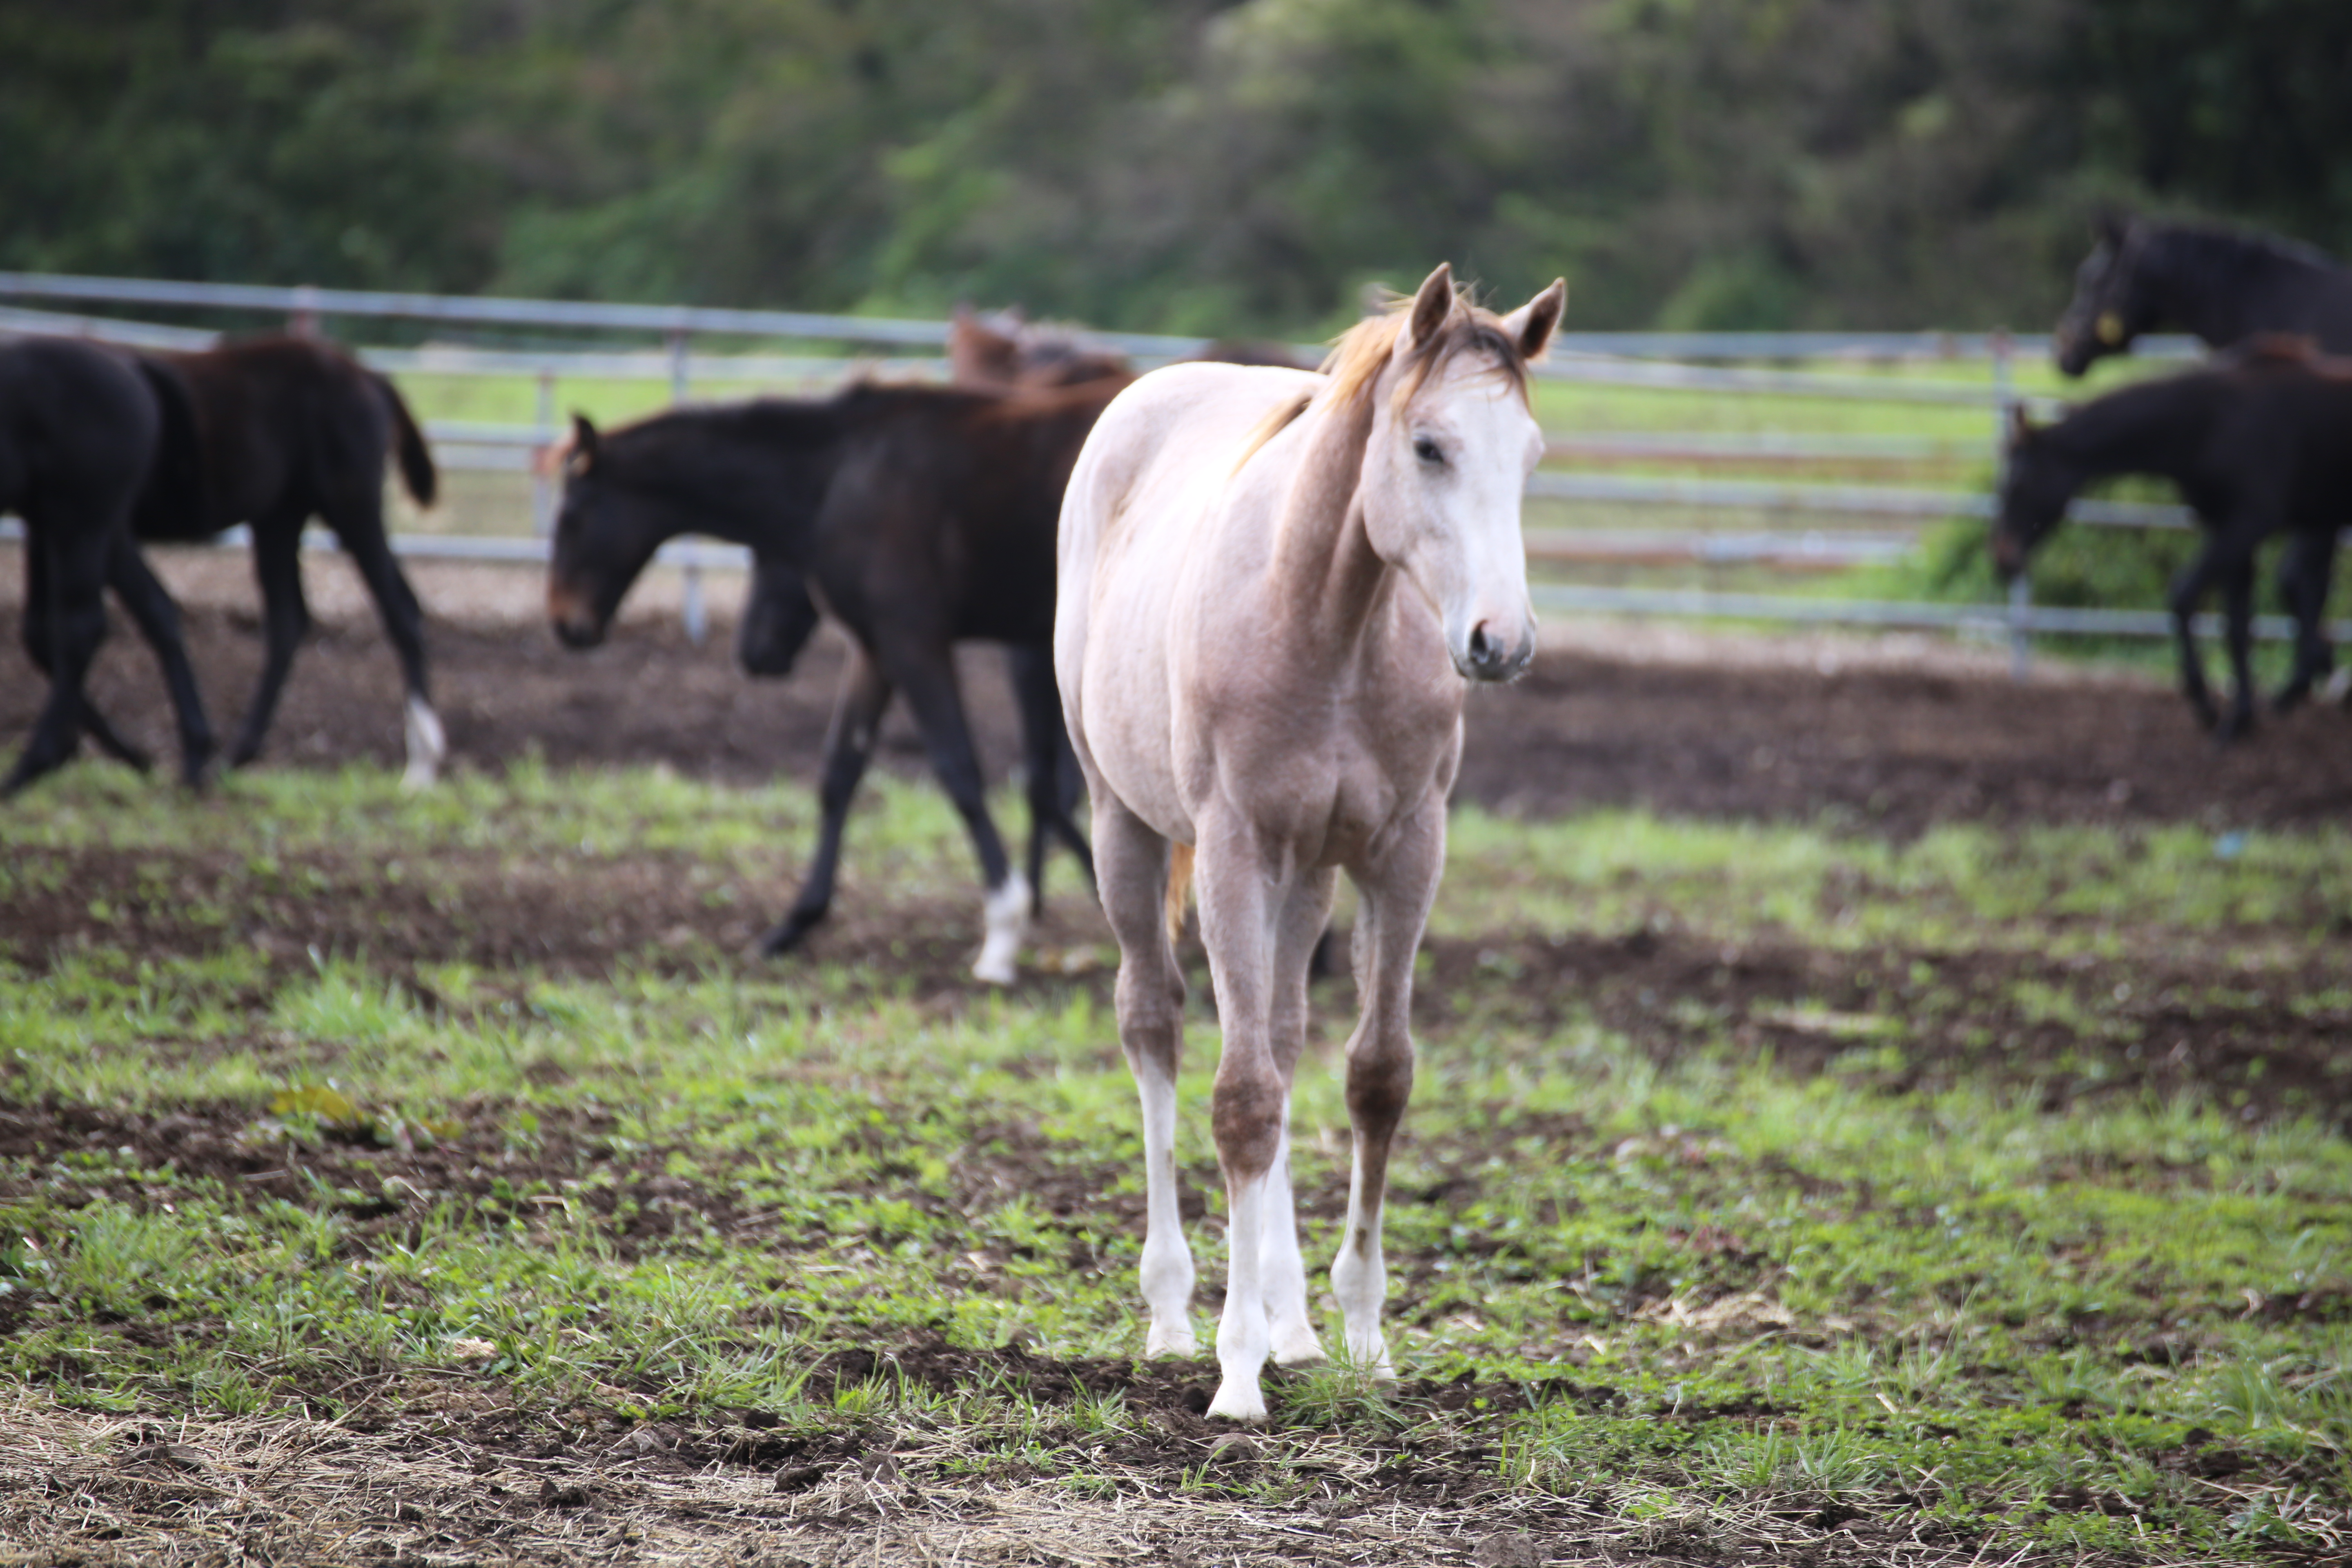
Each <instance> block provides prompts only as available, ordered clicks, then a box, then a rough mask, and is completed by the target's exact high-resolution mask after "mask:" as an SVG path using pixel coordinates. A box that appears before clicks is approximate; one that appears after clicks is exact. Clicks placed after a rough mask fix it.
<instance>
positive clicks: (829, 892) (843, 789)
mask: <svg viewBox="0 0 2352 1568" xmlns="http://www.w3.org/2000/svg"><path fill="white" fill-rule="evenodd" d="M889 706H890V682H889V680H888V679H887V678H886V677H885V676H884V675H883V673H882V670H881V667H880V666H878V665H877V664H876V663H875V662H874V660H873V659H872V658H870V657H869V656H868V655H867V654H866V650H865V648H864V647H862V646H860V645H859V644H858V643H856V641H855V640H852V642H851V643H850V647H849V664H848V667H847V668H845V669H844V670H843V671H842V672H841V689H840V691H839V693H838V694H837V695H836V696H835V699H834V704H833V725H832V728H830V729H829V730H827V731H825V736H824V778H823V780H822V782H821V783H820V784H818V785H817V805H818V809H819V810H820V812H821V813H822V816H823V821H822V825H821V826H819V827H818V829H817V841H816V856H815V858H814V859H813V860H811V861H810V862H809V872H808V876H807V877H806V878H805V879H803V881H802V883H801V890H800V895H799V896H798V897H797V898H795V899H793V907H792V910H791V912H790V913H788V914H786V915H785V916H784V918H783V919H782V920H781V921H778V922H777V923H776V925H775V927H774V928H773V929H772V930H771V931H769V932H768V934H767V935H765V936H763V937H761V939H760V952H761V953H763V954H765V955H766V956H768V957H770V958H773V957H775V956H777V955H778V954H779V953H784V952H791V951H792V950H793V948H794V947H795V946H797V945H799V942H800V940H801V938H803V937H804V936H806V935H807V934H808V933H809V930H810V928H811V927H813V926H814V925H815V924H816V923H817V922H818V921H821V920H823V919H824V913H825V910H828V909H831V908H832V907H833V882H834V877H835V873H836V872H837V871H838V870H839V868H840V866H841V836H842V833H843V831H844V830H845V827H846V826H847V824H848V821H849V802H850V800H851V798H852V797H853V796H855V795H856V794H857V783H858V781H859V780H860V779H862V778H864V777H865V776H866V762H867V761H868V760H869V759H870V758H871V757H872V756H873V755H874V737H875V732H876V731H877V730H879V729H880V728H881V724H882V712H883V710H885V709H887V708H888V707H889Z"/></svg>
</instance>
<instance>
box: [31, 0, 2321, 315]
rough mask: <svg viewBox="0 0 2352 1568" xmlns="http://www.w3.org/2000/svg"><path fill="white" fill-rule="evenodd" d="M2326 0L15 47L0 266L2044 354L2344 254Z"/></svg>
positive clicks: (1306, 1)
mask: <svg viewBox="0 0 2352 1568" xmlns="http://www.w3.org/2000/svg"><path fill="white" fill-rule="evenodd" d="M2347 82H2352V5H2345V4H2344V3H2343V0H1245V3H1242V4H1231V3H1215V0H955V3H954V4H945V5H943V4H938V3H936V0H76V3H75V4H72V5H58V4H55V3H53V0H0V150H5V156H0V266H5V267H9V268H47V269H58V270H73V271H89V272H109V273H127V274H135V275H142V276H158V277H170V278H182V279H236V280H244V281H256V282H276V283H295V282H310V283H319V284H330V285H346V286H358V287H371V286H388V287H399V288H409V289H438V290H452V291H476V290H495V291H501V292H510V293H524V294H556V295H566V296H579V297H584V298H601V299H630V300H682V301H691V302H697V303H706V304H743V305H778V306H784V305H789V306H798V307H804V308H820V309H822V308H831V309H843V308H847V309H868V310H895V311H920V312H926V313H929V312H936V311H938V310H941V309H942V308H943V307H945V306H947V305H948V304H950V303H951V302H953V301H954V300H959V299H971V300H977V301H982V302H987V303H995V302H1002V301H1008V300H1018V301H1020V302H1022V303H1024V304H1025V305H1027V306H1028V307H1029V308H1030V309H1032V310H1036V311H1041V312H1048V313H1054V314H1059V315H1066V316H1071V317H1076V318H1080V319H1083V320H1087V321H1093V322H1097V323H1099V324H1103V325H1108V326H1120V327H1128V328H1133V329H1164V330H1172V331H1220V332H1239V331H1281V332H1297V333H1306V332H1311V331H1317V330H1319V329H1323V328H1325V327H1328V326H1329V325H1331V324H1334V323H1336V322H1337V321H1343V320H1345V319H1347V318H1348V317H1349V316H1351V315H1352V314H1353V312H1354V310H1355V308H1356V300H1357V299H1358V296H1359V291H1360V288H1361V286H1362V284H1363V283H1364V282H1365V281H1366V280H1368V279H1384V280H1388V281H1391V282H1404V283H1410V282H1411V281H1412V279H1414V278H1416V277H1417V276H1418V275H1419V273H1420V271H1421V270H1423V269H1425V268H1427V266H1428V265H1429V264H1430V262H1431V261H1432V260H1433V258H1437V257H1441V256H1447V257H1451V258H1454V260H1455V262H1456V263H1457V265H1458V266H1460V267H1462V268H1465V270H1466V271H1467V272H1468V273H1469V274H1471V275H1473V276H1476V277H1479V278H1482V279H1485V280H1486V281H1487V282H1488V283H1490V284H1492V285H1493V286H1494V287H1495V288H1496V290H1497V291H1498V292H1500V293H1502V294H1504V295H1507V296H1510V297H1517V296H1518V295H1520V294H1523V293H1525V292H1527V291H1528V290H1530V289H1533V288H1535V287H1537V286H1538V285H1539V284H1540V283H1541V282H1543V281H1544V280H1546V279H1549V278H1550V277H1551V276H1552V275H1554V274H1555V273H1559V272H1563V271H1564V272H1566V273H1568V274H1569V275H1570V279H1571V280H1572V282H1573V284H1574V286H1575V289H1576V295H1575V304H1574V315H1575V319H1576V321H1577V323H1578V324H1579V325H1580V326H1584V327H1590V328H1599V327H1639V326H1649V325H1659V326H1671V327H1722V328H1773V327H1797V326H1822V327H1852V328H1870V327H1919V326H1945V327H1953V328H1971V327H1985V326H1992V325H1997V324H2004V323H2006V324H2012V325H2016V326H2019V327H2021V328H2040V327H2042V326H2045V325H2046V324H2047V323H2048V321H2049V320H2050V318H2052V317H2053V315H2054V314H2055V312H2056V310H2057V309H2058V307H2059V305H2060V304H2061V303H2062V302H2063V299H2064V296H2065V292H2066V286H2067V283H2066V280H2067V275H2068V273H2069V271H2070V270H2071V268H2072V267H2073V265H2074V262H2075V261H2076V260H2077V259H2078V258H2080V256H2081V254H2082V252H2083V250H2084V247H2085V225H2086V222H2087V220H2088V218H2089V216H2091V214H2092V213H2093V212H2094V211H2095V209H2097V208H2098V207H2099V206H2100V205H2104V204H2128V205H2137V206H2147V207H2154V208H2158V209H2162V210H2166V211H2171V212H2198V213H2208V214H2215V215H2220V216H2229V217H2231V218H2235V219H2238V220H2241V221H2245V222H2251V223H2257V224H2261V225H2264V226H2272V227H2275V228H2279V229H2282V230H2284V231H2286V232H2289V233H2292V234H2294V235H2296V236H2299V237H2304V238H2306V239H2309V240H2312V241H2315V242H2316V243H2318V244H2320V245H2323V246H2326V247H2330V248H2335V249H2338V250H2342V249H2346V248H2352V92H2347V90H2346V84H2347Z"/></svg>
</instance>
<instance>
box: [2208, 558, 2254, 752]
mask: <svg viewBox="0 0 2352 1568" xmlns="http://www.w3.org/2000/svg"><path fill="white" fill-rule="evenodd" d="M2221 610H2222V618H2221V631H2222V638H2223V640H2224V641H2225V642H2226V643H2227V644H2228V646H2229V650H2230V680H2231V694H2230V711H2229V714H2228V716H2227V717H2225V718H2224V719H2223V720H2222V721H2221V727H2220V728H2219V729H2217V730H2216V731H2214V732H2213V734H2214V739H2216V740H2218V741H2221V742H2225V743H2226V742H2231V741H2234V740H2236V739H2237V738H2238V737H2239V736H2241V735H2242V734H2244V733H2245V732H2246V731H2249V730H2251V729H2252V728H2253V727H2254V665H2253V640H2254V563H2253V560H2252V557H2245V558H2242V559H2240V560H2237V561H2234V562H2232V563H2231V565H2230V567H2229V569H2228V570H2227V571H2226V572H2224V573H2223V574H2222V577H2221Z"/></svg>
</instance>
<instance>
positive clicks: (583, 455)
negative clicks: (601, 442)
mask: <svg viewBox="0 0 2352 1568" xmlns="http://www.w3.org/2000/svg"><path fill="white" fill-rule="evenodd" d="M595 461H596V426H593V425H591V424H589V423H588V416H586V415H585V414H582V413H579V412H577V411H576V410H575V411H574V412H573V414H572V450H571V451H570V452H569V453H568V454H567V455H566V456H565V458H564V462H563V471H564V472H565V473H567V474H584V473H586V472H587V471H588V470H589V468H592V467H593V466H594V464H595Z"/></svg>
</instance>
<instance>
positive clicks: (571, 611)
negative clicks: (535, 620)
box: [547, 583, 604, 648]
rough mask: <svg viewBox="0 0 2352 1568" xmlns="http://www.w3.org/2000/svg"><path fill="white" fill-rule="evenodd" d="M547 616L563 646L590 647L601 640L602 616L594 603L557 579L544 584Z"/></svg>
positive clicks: (602, 637)
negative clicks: (557, 581)
mask: <svg viewBox="0 0 2352 1568" xmlns="http://www.w3.org/2000/svg"><path fill="white" fill-rule="evenodd" d="M547 619H548V622H549V624H550V625H551V626H554V628H555V636H556V639H557V640H558V641H560V642H562V644H563V646H564V647H571V648H583V647H595V646H596V645H597V644H598V643H600V642H603V641H604V616H600V615H598V614H597V613H596V608H595V606H594V605H591V604H589V603H588V602H587V601H586V600H584V599H583V598H582V597H581V596H580V595H577V594H575V593H573V592H572V590H571V589H569V588H567V587H565V586H564V585H562V584H560V583H550V584H548V585H547Z"/></svg>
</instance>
